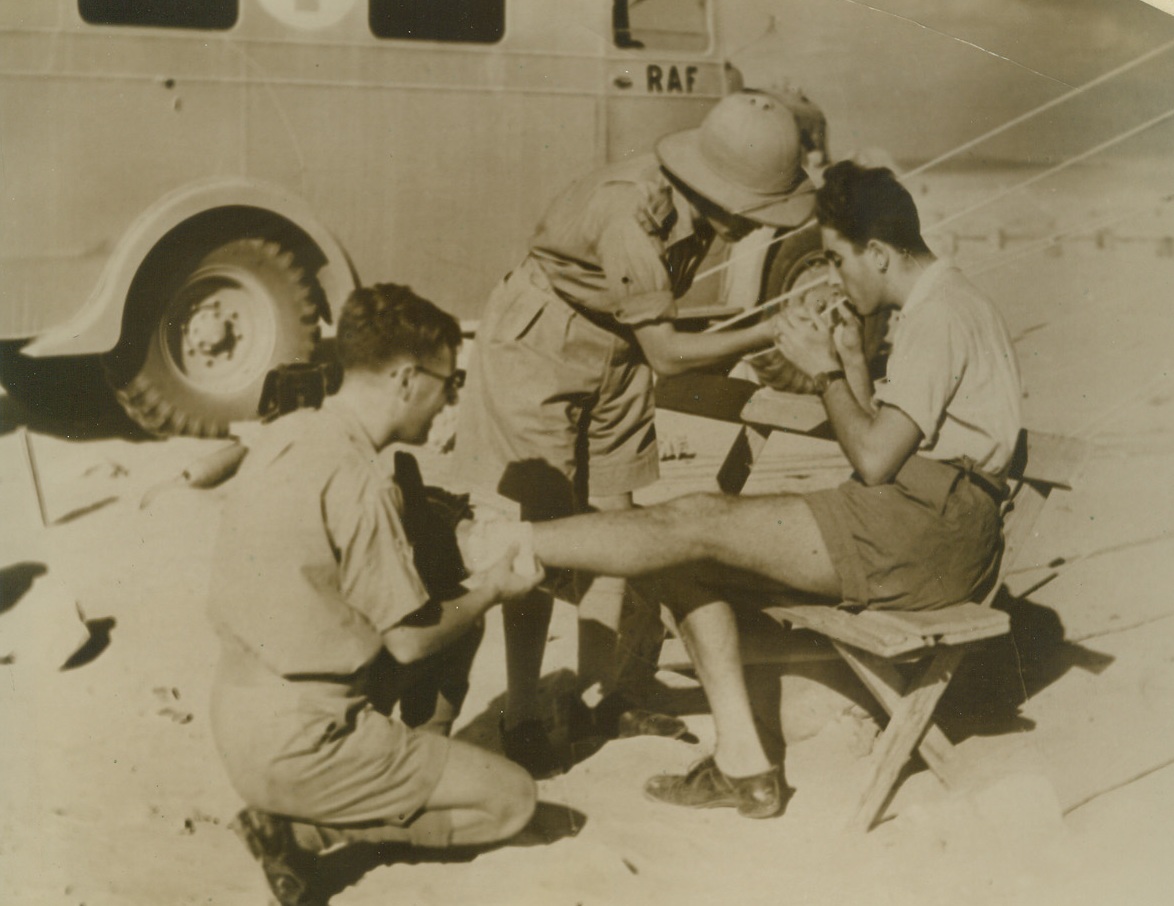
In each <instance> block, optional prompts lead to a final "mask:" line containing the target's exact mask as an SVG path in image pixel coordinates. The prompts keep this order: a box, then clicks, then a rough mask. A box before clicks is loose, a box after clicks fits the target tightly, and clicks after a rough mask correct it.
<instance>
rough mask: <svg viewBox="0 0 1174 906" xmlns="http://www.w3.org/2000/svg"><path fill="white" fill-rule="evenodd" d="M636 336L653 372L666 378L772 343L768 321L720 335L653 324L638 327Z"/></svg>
mask: <svg viewBox="0 0 1174 906" xmlns="http://www.w3.org/2000/svg"><path fill="white" fill-rule="evenodd" d="M635 333H636V342H638V343H639V344H640V348H641V349H642V350H643V351H644V355H645V357H646V358H647V359H648V364H649V365H651V366H652V370H653V371H655V372H656V373H657V374H660V375H665V376H671V375H674V374H681V373H682V372H685V371H690V370H692V369H694V368H702V367H704V366H706V365H713V364H716V363H717V362H721V361H724V360H726V359H731V358H734V357H736V356H741V355H745V354H746V353H747V352H751V351H753V350H756V349H761V348H763V347H765V346H769V345H770V343H771V341H772V340H773V339H774V329H773V327H772V326H771V324H770V321H769V320H765V321H762V322H760V323H758V324H755V325H753V326H751V327H747V328H744V329H742V330H728V331H722V332H720V333H685V332H683V331H679V330H677V329H676V327H674V326H673V324H672V322H671V321H653V322H650V323H646V324H642V325H639V326H637V327H636V328H635Z"/></svg>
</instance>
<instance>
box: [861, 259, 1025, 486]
mask: <svg viewBox="0 0 1174 906" xmlns="http://www.w3.org/2000/svg"><path fill="white" fill-rule="evenodd" d="M892 337H893V350H892V353H891V354H890V356H889V362H888V367H887V369H886V375H885V380H883V381H879V382H878V383H877V385H876V400H877V402H879V403H884V404H886V405H890V406H896V407H897V408H898V409H900V410H901V411H902V412H904V413H905V414H906V415H908V416H909V417H910V418H911V419H912V420H913V421H914V422H915V423H916V425H917V427H919V428H920V429H921V433H922V434H923V435H924V438H923V440H922V442H921V448H920V451H919V452H920V453H921V455H923V456H926V457H928V458H930V459H937V460H942V461H960V460H963V459H969V460H971V461H972V462H973V463H974V465H975V466H977V467H978V468H979V469H980V470H982V471H984V472H987V473H990V474H993V475H1003V474H1005V473H1006V471H1007V467H1008V466H1009V465H1010V462H1011V456H1012V454H1013V453H1014V452H1015V442H1016V440H1017V438H1018V437H1019V429H1020V426H1021V424H1022V421H1021V416H1020V396H1021V391H1020V379H1019V364H1018V361H1017V360H1016V358H1015V349H1014V347H1013V346H1012V345H1011V337H1010V334H1009V332H1008V330H1007V325H1006V324H1005V323H1004V321H1003V319H1002V317H1001V316H1000V315H999V313H998V311H997V310H996V309H995V307H994V305H992V304H991V302H990V300H989V299H987V298H986V296H984V295H983V294H982V293H981V292H980V291H979V290H978V288H977V287H975V286H974V285H973V284H972V283H970V281H969V280H967V279H966V277H965V276H963V274H962V272H961V271H960V270H958V268H956V267H954V266H953V265H952V264H950V263H949V262H947V261H943V260H938V261H935V262H934V263H933V264H932V265H930V266H929V267H928V268H926V270H925V273H923V274H922V275H921V277H920V278H919V279H918V281H917V283H916V284H915V286H914V288H913V292H912V293H911V294H910V296H909V299H908V300H907V301H906V303H905V305H904V306H903V307H902V308H901V310H900V311H899V312H898V313H897V316H896V317H895V319H894V327H893V335H892Z"/></svg>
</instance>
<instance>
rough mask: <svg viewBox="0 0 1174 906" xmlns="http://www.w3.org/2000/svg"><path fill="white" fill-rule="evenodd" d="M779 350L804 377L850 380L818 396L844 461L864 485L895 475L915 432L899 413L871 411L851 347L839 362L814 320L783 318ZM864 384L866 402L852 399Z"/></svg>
mask: <svg viewBox="0 0 1174 906" xmlns="http://www.w3.org/2000/svg"><path fill="white" fill-rule="evenodd" d="M776 327H777V331H778V332H777V337H776V343H777V344H778V347H779V350H780V351H781V352H782V353H783V355H785V356H786V357H787V358H788V359H790V360H791V361H792V362H794V363H795V365H796V366H797V367H799V368H801V369H803V371H805V372H807V373H808V374H809V375H815V374H819V373H820V372H826V371H840V370H842V371H843V372H844V373H845V375H849V374H851V375H852V377H851V378H849V379H848V380H844V381H834V382H833V383H832V385H831V386H830V387H828V389H827V392H826V393H825V394H824V395H823V404H824V408H825V409H827V413H828V418H829V419H830V420H831V423H832V428H833V429H834V430H835V432H836V440H837V441H839V444H840V446H841V447H842V448H843V450H844V455H845V456H847V457H848V461H849V462H850V463H851V464H852V467H853V468H854V469H855V470H856V472H857V474H859V476H860V478H861V480H863V481H864V483H865V484H868V485H875V484H883V483H885V482H887V481H889V480H891V479H892V477H893V476H894V475H896V474H897V472H898V470H900V468H901V466H902V465H904V463H905V460H907V459H908V458H909V457H910V456H912V455H913V453H914V452H916V450H917V447H918V445H919V444H920V443H921V439H922V433H921V429H920V428H918V427H917V425H916V424H915V423H914V422H913V420H912V419H911V418H909V416H907V415H906V414H905V413H904V412H902V411H901V410H900V409H897V408H895V407H893V406H881V407H879V408H874V407H873V405H872V394H871V386H872V382H871V380H869V379H868V375H867V366H866V365H864V366H863V368H864V371H863V374H861V367H862V363H863V355H861V356H860V357H859V359H857V358H855V357H854V356H853V354H852V352H851V348H850V346H851V344H850V343H849V345H848V348H846V353H847V356H848V360H847V361H844V359H843V358H842V357H841V353H840V351H839V349H838V348H837V345H836V343H835V341H834V340H833V337H832V332H831V330H830V329H829V328H828V327H827V325H825V324H823V323H822V322H821V321H819V320H818V319H813V318H809V317H803V316H800V315H796V314H783V315H780V316H779V318H778V319H776ZM864 382H867V392H866V400H867V401H866V402H865V403H862V402H861V400H860V397H859V396H858V394H859V393H860V392H861V391H860V389H859V388H860V387H861V386H863V383H864Z"/></svg>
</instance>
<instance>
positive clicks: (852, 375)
mask: <svg viewBox="0 0 1174 906" xmlns="http://www.w3.org/2000/svg"><path fill="white" fill-rule="evenodd" d="M840 364H841V365H842V367H843V369H844V375H845V377H846V378H847V380H848V387H849V388H850V389H851V390H852V395H853V396H854V397H855V398H856V402H857V403H859V405H860V407H861V408H862V409H864V410H866V411H867V412H870V413H874V414H875V413H876V404H875V403H874V402H873V388H872V375H871V374H870V373H869V370H868V360H867V359H865V358H864V356H863V355H857V356H846V355H841V356H840Z"/></svg>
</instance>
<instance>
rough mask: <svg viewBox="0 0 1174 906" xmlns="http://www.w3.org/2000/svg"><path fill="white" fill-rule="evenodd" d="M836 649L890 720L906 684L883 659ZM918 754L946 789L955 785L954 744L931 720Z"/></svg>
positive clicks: (895, 669) (845, 647)
mask: <svg viewBox="0 0 1174 906" xmlns="http://www.w3.org/2000/svg"><path fill="white" fill-rule="evenodd" d="M833 644H835V643H833ZM836 650H837V651H839V653H840V656H841V657H843V658H844V660H845V661H846V662H847V664H848V666H849V667H851V668H852V670H853V671H854V672H855V674H856V676H857V677H859V678H860V681H861V682H862V683H864V685H865V687H866V688H867V689H868V691H869V692H871V693H872V695H873V697H874V698H875V699H876V700H877V701H878V702H879V703H880V705H881V707H882V708H884V709H885V713H886V714H888V715H889V716H890V717H891V716H892V714H893V711H894V710H896V708H897V706H898V705H899V704H900V703H901V697H902V695H904V693H905V689H906V687H907V686H908V685H909V684H908V681H907V680H906V679H905V678H904V677H903V676H901V674H900V673H899V672H898V671H897V668H896V667H894V666H893V664H892V663H891V662H890V661H887V660H885V659H884V658H881V657H877V656H876V655H874V654H869V653H868V652H866V651H860V650H859V649H852V648H848V647H847V646H845V645H839V644H836ZM917 751H918V752H919V753H920V755H921V757H922V758H923V759H924V760H925V763H926V765H928V766H929V769H930V770H931V771H933V772H934V774H935V775H936V776H937V778H938V780H940V781H941V782H942V783H943V784H944V785H945V786H946V787H947V788H948V789H949V788H953V787H956V786H958V779H957V772H956V771H955V769H954V768H953V756H954V745H953V743H951V742H950V740H948V739H947V738H946V734H945V733H943V732H942V731H941V728H939V727H938V725H937V724H935V723H934V722H933V721H932V720H931V721H930V723H929V726H928V727H927V728H926V731H925V736H924V737H923V738H922V740H921V743H920V744H919V745H918V747H917Z"/></svg>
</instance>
